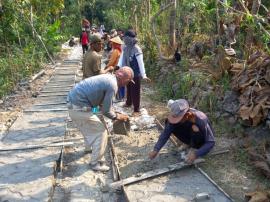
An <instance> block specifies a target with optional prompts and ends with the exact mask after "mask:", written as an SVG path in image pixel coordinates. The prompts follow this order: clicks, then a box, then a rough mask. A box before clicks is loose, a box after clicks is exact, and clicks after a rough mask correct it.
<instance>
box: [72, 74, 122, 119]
mask: <svg viewBox="0 0 270 202" xmlns="http://www.w3.org/2000/svg"><path fill="white" fill-rule="evenodd" d="M117 89H118V86H117V80H116V78H115V76H114V75H111V74H101V75H97V76H93V77H90V78H87V79H84V80H82V81H81V82H80V83H78V84H76V86H75V87H74V88H73V89H72V90H71V91H70V92H69V94H68V101H69V102H70V103H72V104H74V105H77V106H80V107H96V106H100V105H102V113H103V114H104V115H105V116H107V117H108V118H111V119H113V118H115V117H116V114H115V113H114V111H113V109H112V100H113V97H114V96H115V94H116V92H117Z"/></svg>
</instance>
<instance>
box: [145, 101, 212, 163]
mask: <svg viewBox="0 0 270 202" xmlns="http://www.w3.org/2000/svg"><path fill="white" fill-rule="evenodd" d="M168 106H169V108H170V111H171V112H170V114H169V116H168V119H167V121H166V125H165V128H164V130H163V132H162V133H161V135H160V137H159V139H158V142H157V143H156V145H155V146H154V150H153V151H152V152H150V153H149V158H150V159H154V158H155V157H156V156H157V154H158V153H159V151H160V149H161V148H162V147H163V146H164V145H165V143H166V142H167V141H168V139H169V138H170V135H171V134H172V133H173V134H174V135H175V136H176V137H177V138H178V139H179V140H180V141H181V142H183V143H184V144H186V145H188V146H190V147H191V148H192V149H190V150H189V152H188V155H187V159H186V161H187V163H193V161H194V160H195V159H196V158H198V157H201V156H204V155H206V154H207V153H208V152H209V151H210V150H211V149H212V148H213V147H214V145H215V140H214V132H213V129H212V126H211V124H210V122H209V120H208V118H207V116H206V115H205V114H204V113H203V112H201V111H199V110H196V109H193V108H190V107H189V103H188V101H187V100H185V99H179V100H175V101H173V102H172V103H169V105H168Z"/></svg>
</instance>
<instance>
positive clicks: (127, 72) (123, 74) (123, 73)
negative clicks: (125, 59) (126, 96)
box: [115, 66, 134, 86]
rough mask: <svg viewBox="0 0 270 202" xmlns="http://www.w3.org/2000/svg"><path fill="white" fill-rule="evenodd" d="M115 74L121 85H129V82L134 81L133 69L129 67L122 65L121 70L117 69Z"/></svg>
mask: <svg viewBox="0 0 270 202" xmlns="http://www.w3.org/2000/svg"><path fill="white" fill-rule="evenodd" d="M115 76H116V78H117V80H118V84H119V86H125V85H127V84H128V83H129V82H133V83H134V81H133V78H134V72H133V70H132V69H131V68H130V67H128V66H125V67H121V68H120V69H119V70H117V71H116V72H115Z"/></svg>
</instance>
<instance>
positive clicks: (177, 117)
mask: <svg viewBox="0 0 270 202" xmlns="http://www.w3.org/2000/svg"><path fill="white" fill-rule="evenodd" d="M168 107H169V108H170V114H169V116H168V120H169V122H170V123H172V124H176V123H179V122H180V121H181V120H182V118H183V117H184V115H185V113H186V112H187V111H188V110H189V104H188V101H187V100H185V99H179V100H175V101H174V102H171V103H169V104H168Z"/></svg>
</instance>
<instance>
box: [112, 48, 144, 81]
mask: <svg viewBox="0 0 270 202" xmlns="http://www.w3.org/2000/svg"><path fill="white" fill-rule="evenodd" d="M136 48H137V51H136V53H135V56H136V59H137V62H138V65H139V69H140V75H141V77H142V78H146V77H147V76H146V73H145V67H144V62H143V53H142V50H141V48H140V47H139V46H136ZM123 52H124V51H122V53H121V55H120V58H119V60H118V64H117V66H119V67H123V66H124V65H123Z"/></svg>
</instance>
